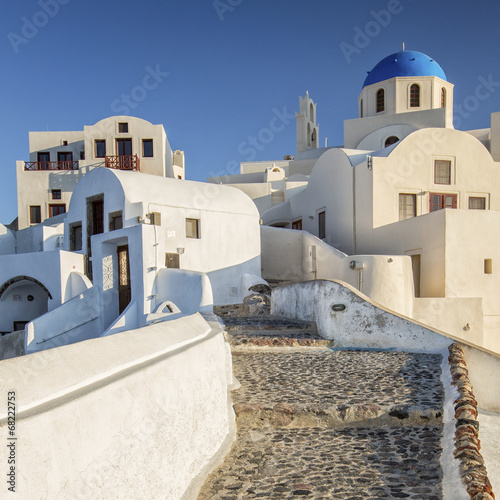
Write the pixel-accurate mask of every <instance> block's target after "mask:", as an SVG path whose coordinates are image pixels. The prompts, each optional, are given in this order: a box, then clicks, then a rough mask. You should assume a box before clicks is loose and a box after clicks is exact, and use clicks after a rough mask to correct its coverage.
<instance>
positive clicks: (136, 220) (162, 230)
mask: <svg viewBox="0 0 500 500" xmlns="http://www.w3.org/2000/svg"><path fill="white" fill-rule="evenodd" d="M207 187H208V188H209V189H207ZM64 225H65V231H64V249H65V250H64V252H63V253H68V254H69V255H74V256H75V258H79V259H80V260H81V261H83V260H84V259H85V262H86V274H87V276H88V277H89V278H91V279H92V281H93V286H92V287H90V286H89V287H88V289H87V290H86V291H84V293H83V294H82V293H81V294H80V296H78V297H75V298H74V299H73V300H70V301H68V302H66V303H64V304H63V305H62V306H61V307H59V308H58V309H57V310H54V311H52V312H51V313H49V314H46V315H44V316H42V317H41V318H39V319H35V320H34V321H33V322H32V323H30V324H29V325H28V327H27V334H26V335H27V340H26V348H27V351H28V352H33V351H35V350H39V349H46V348H47V347H55V346H57V345H61V344H65V343H74V342H77V341H81V340H84V339H87V338H92V337H96V336H99V335H101V334H103V333H104V334H106V335H107V334H110V333H116V332H118V331H122V330H125V329H126V330H130V329H133V328H137V327H141V326H145V325H146V324H148V322H150V321H153V320H155V321H156V320H161V319H165V318H166V316H168V315H170V314H172V313H175V312H176V313H183V314H186V313H193V312H196V311H199V310H211V308H212V306H213V304H216V305H222V304H231V303H240V302H241V301H242V299H243V296H244V295H245V292H246V290H243V289H242V278H243V275H244V274H252V275H257V276H260V266H261V264H260V226H259V213H258V211H257V209H256V207H255V205H254V204H253V202H252V201H251V200H250V198H248V197H247V196H246V195H245V194H244V193H242V192H241V191H239V190H237V189H235V188H231V187H227V186H214V185H208V184H204V183H200V182H193V181H178V180H175V179H168V178H162V179H159V178H158V177H154V176H151V175H146V174H142V173H139V172H124V171H120V170H115V169H106V168H100V169H94V170H92V171H91V172H89V173H88V174H87V175H85V176H84V177H83V178H82V180H81V181H80V182H79V183H78V185H77V186H76V188H75V191H74V192H73V197H72V200H71V204H70V209H69V211H68V213H67V215H66V218H65V222H64ZM30 255H31V257H32V261H33V265H36V264H35V263H36V262H37V260H38V255H36V254H30ZM0 263H1V261H0ZM73 297H74V296H73ZM40 339H44V343H43V345H40Z"/></svg>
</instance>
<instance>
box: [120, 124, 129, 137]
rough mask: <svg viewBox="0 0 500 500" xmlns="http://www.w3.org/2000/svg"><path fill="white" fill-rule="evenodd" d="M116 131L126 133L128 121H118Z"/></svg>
mask: <svg viewBox="0 0 500 500" xmlns="http://www.w3.org/2000/svg"><path fill="white" fill-rule="evenodd" d="M118 132H119V133H120V134H127V133H128V123H119V124H118Z"/></svg>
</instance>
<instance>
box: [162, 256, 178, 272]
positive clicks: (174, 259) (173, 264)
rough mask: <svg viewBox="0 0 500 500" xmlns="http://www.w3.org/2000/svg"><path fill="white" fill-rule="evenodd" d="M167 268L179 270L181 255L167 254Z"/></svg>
mask: <svg viewBox="0 0 500 500" xmlns="http://www.w3.org/2000/svg"><path fill="white" fill-rule="evenodd" d="M165 267H168V268H169V269H179V267H180V265H179V254H178V253H166V254H165Z"/></svg>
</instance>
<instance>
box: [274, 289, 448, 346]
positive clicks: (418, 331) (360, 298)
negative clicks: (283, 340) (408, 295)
mask: <svg viewBox="0 0 500 500" xmlns="http://www.w3.org/2000/svg"><path fill="white" fill-rule="evenodd" d="M271 314H273V315H276V316H285V317H287V318H297V319H302V320H306V321H315V322H316V324H317V326H318V333H319V334H320V335H321V336H322V337H324V338H327V339H332V340H334V342H335V345H336V346H337V347H365V348H380V349H386V348H400V349H417V350H420V349H423V350H427V351H430V350H434V351H441V350H442V349H445V348H447V347H448V346H449V345H450V344H451V343H452V340H450V338H447V337H446V336H444V335H441V334H440V333H438V332H435V331H433V330H431V329H429V328H426V327H425V325H422V324H419V323H417V322H415V321H412V320H411V319H410V318H406V317H404V316H400V315H398V314H397V313H394V312H392V311H390V310H388V309H386V308H384V307H383V306H380V305H379V304H376V303H375V302H373V301H372V300H371V299H370V298H369V297H367V296H366V295H363V294H362V293H360V292H359V291H358V290H356V289H355V288H353V287H352V286H350V285H348V284H347V283H343V282H340V281H333V280H332V281H330V280H315V281H305V282H302V283H295V284H292V285H284V286H281V287H278V288H275V289H274V290H273V292H272V300H271Z"/></svg>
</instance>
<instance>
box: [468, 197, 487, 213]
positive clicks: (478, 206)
mask: <svg viewBox="0 0 500 500" xmlns="http://www.w3.org/2000/svg"><path fill="white" fill-rule="evenodd" d="M469 210H486V198H485V197H483V196H469Z"/></svg>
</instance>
